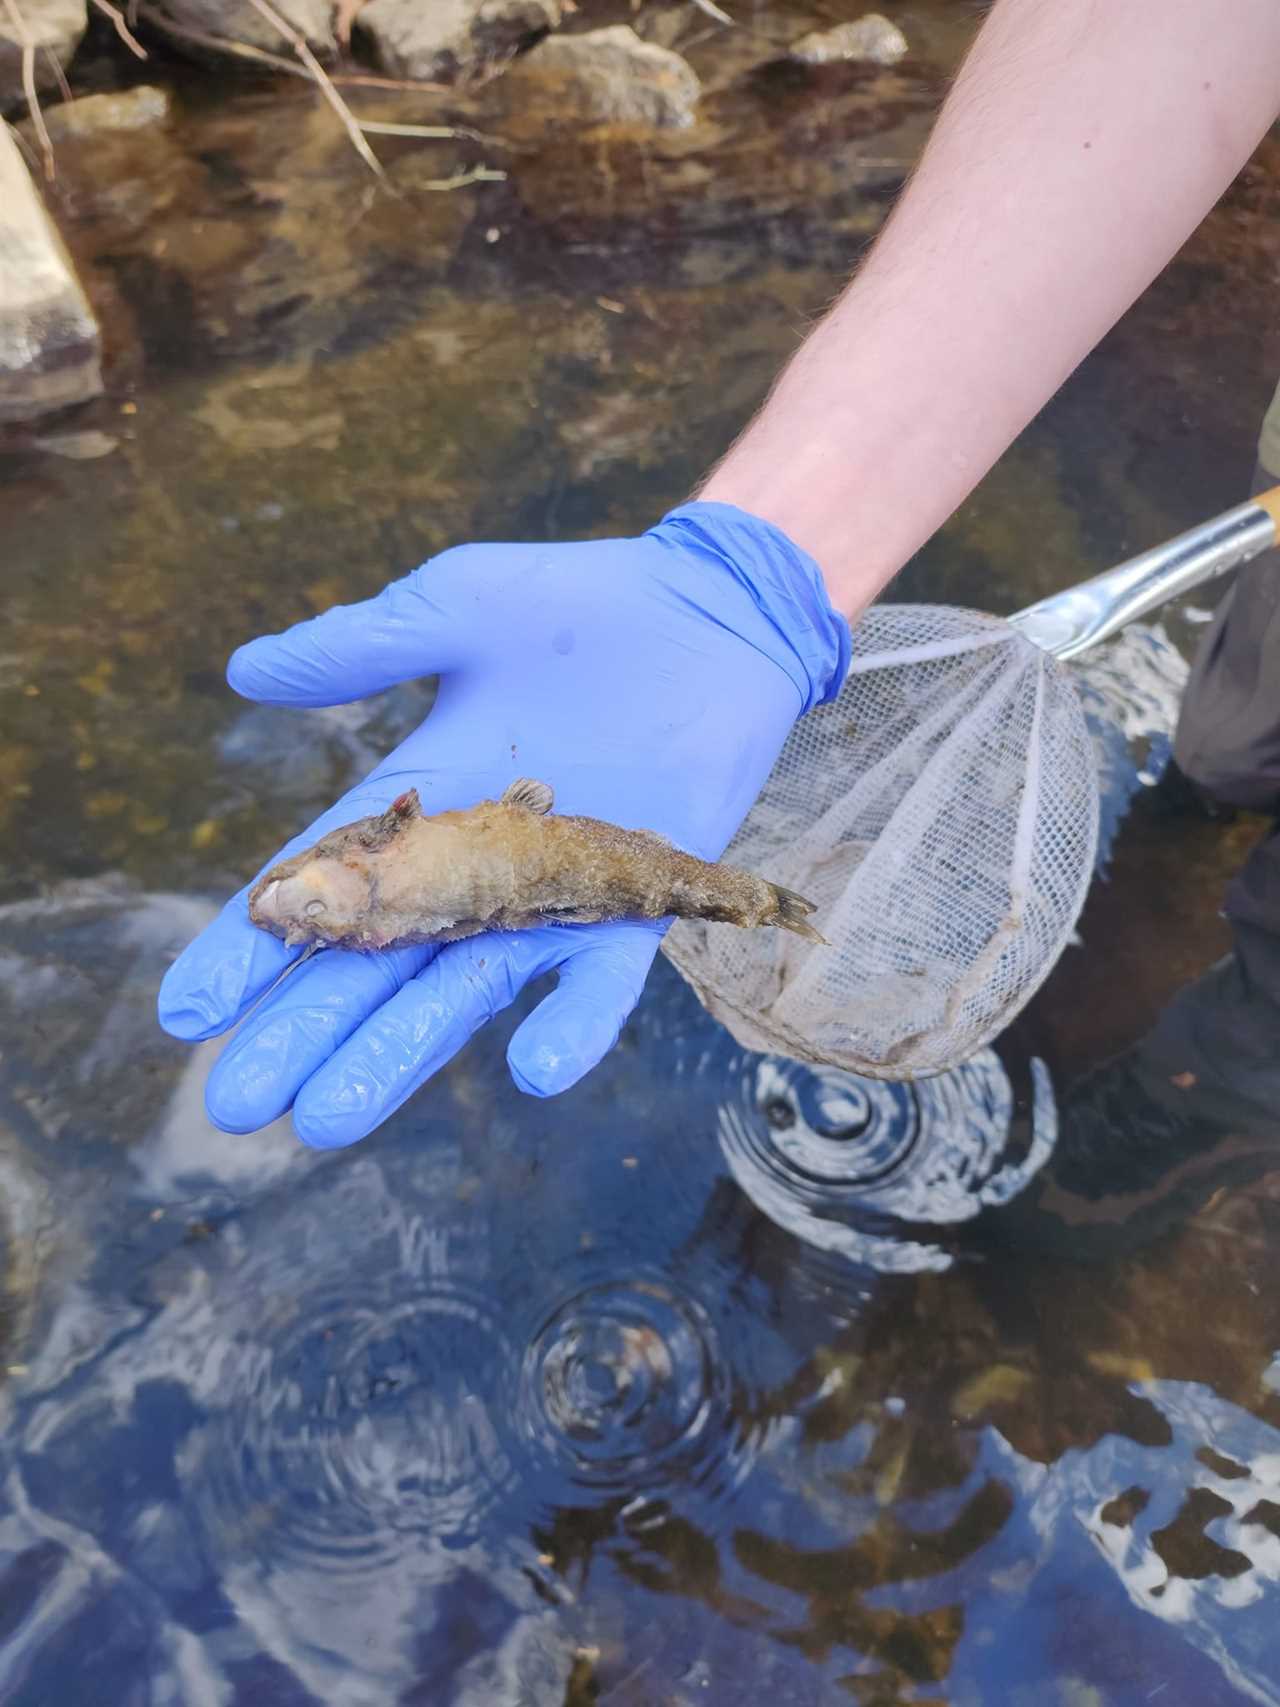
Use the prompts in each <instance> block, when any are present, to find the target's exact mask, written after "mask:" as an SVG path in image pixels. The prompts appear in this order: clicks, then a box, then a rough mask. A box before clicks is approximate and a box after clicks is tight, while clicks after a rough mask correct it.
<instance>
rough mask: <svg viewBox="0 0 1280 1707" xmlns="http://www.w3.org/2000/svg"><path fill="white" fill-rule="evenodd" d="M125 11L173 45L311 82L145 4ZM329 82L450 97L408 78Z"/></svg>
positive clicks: (254, 50)
mask: <svg viewBox="0 0 1280 1707" xmlns="http://www.w3.org/2000/svg"><path fill="white" fill-rule="evenodd" d="M129 11H130V15H131V16H133V15H134V14H137V15H138V16H140V17H142V18H144V19H145V20H146V22H147V23H148V24H150V25H151V26H152V27H153V28H155V29H157V30H159V31H160V32H161V33H162V34H164V35H168V36H172V37H173V38H174V40H175V41H189V42H190V43H191V44H192V46H193V47H205V48H208V49H209V50H210V52H212V53H225V54H228V55H230V56H231V57H232V58H233V59H247V60H251V61H252V62H253V63H254V64H257V65H265V66H268V67H269V68H270V69H271V70H272V71H280V72H283V74H284V75H285V76H286V77H301V78H302V79H303V80H304V81H305V82H307V83H312V82H314V81H315V79H314V78H313V77H312V75H311V73H310V72H309V71H308V70H307V69H306V67H305V66H303V65H299V64H298V63H297V61H296V60H293V59H286V58H285V57H284V56H283V54H279V53H269V52H268V51H267V49H266V48H264V47H254V46H253V45H252V44H251V43H249V42H244V41H236V40H235V39H234V38H233V37H231V36H217V35H213V34H211V33H210V32H209V31H207V30H197V29H195V28H193V26H192V25H190V24H179V23H177V22H175V21H174V19H172V18H170V17H167V16H166V14H165V13H163V12H160V11H157V10H156V8H155V7H154V6H149V5H147V4H146V0H130V6H129ZM329 81H330V82H331V83H333V84H336V85H338V86H339V87H341V88H344V89H347V88H361V89H410V90H413V91H415V92H416V93H420V94H429V95H447V94H450V93H451V90H450V88H449V85H448V84H447V83H424V82H420V81H415V80H414V79H413V78H410V77H378V76H376V75H375V74H374V73H373V72H364V71H331V72H330V73H329Z"/></svg>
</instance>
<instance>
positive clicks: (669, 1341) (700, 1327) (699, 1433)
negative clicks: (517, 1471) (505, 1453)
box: [518, 1279, 744, 1494]
mask: <svg viewBox="0 0 1280 1707" xmlns="http://www.w3.org/2000/svg"><path fill="white" fill-rule="evenodd" d="M727 1389H728V1380H727V1375H726V1371H725V1368H724V1365H723V1362H722V1360H721V1358H720V1355H719V1351H718V1348H717V1345H716V1341H715V1334H714V1330H713V1328H712V1324H711V1322H710V1319H709V1318H708V1316H707V1314H706V1312H705V1311H704V1310H703V1309H702V1307H701V1306H700V1305H698V1304H697V1303H695V1302H694V1301H693V1300H692V1299H689V1298H686V1297H682V1296H680V1295H679V1294H677V1293H676V1292H674V1291H673V1290H672V1289H671V1287H670V1286H668V1285H667V1284H666V1283H665V1282H664V1281H661V1280H658V1279H630V1280H627V1281H609V1280H604V1281H601V1282H599V1283H597V1284H595V1285H592V1286H588V1287H586V1288H584V1289H583V1290H582V1291H580V1292H578V1293H576V1294H575V1295H574V1296H573V1297H571V1298H568V1299H566V1300H565V1301H564V1302H563V1303H561V1304H559V1305H557V1306H556V1308H555V1309H554V1310H553V1311H552V1312H551V1314H550V1315H549V1316H547V1317H546V1318H545V1319H544V1320H543V1322H542V1324H541V1326H540V1327H539V1328H538V1329H537V1331H536V1332H535V1334H534V1335H533V1337H532V1339H531V1342H530V1344H529V1347H528V1349H527V1351H526V1353H525V1357H524V1364H523V1368H522V1371H521V1378H520V1396H519V1401H518V1404H519V1417H520V1423H521V1428H522V1432H523V1433H524V1435H525V1436H526V1438H527V1439H528V1440H529V1442H530V1444H531V1445H532V1446H533V1448H534V1449H535V1451H537V1452H538V1453H539V1454H540V1455H541V1456H542V1457H544V1458H545V1459H548V1460H549V1461H551V1462H553V1463H554V1464H556V1465H557V1466H558V1467H559V1468H560V1470H561V1471H563V1472H564V1473H566V1474H567V1476H568V1479H569V1481H570V1482H571V1483H573V1484H574V1485H575V1486H577V1487H580V1488H591V1489H596V1490H602V1491H603V1490H608V1491H612V1490H624V1489H625V1490H627V1491H629V1492H631V1493H633V1494H635V1493H645V1494H647V1493H652V1492H655V1491H656V1490H657V1489H658V1488H659V1487H661V1486H662V1485H664V1484H665V1483H666V1482H668V1481H669V1480H673V1479H675V1478H676V1477H678V1478H679V1479H680V1480H681V1481H682V1482H688V1481H694V1482H699V1483H701V1482H705V1481H707V1480H714V1481H715V1482H717V1483H718V1484H722V1483H724V1482H725V1481H729V1482H733V1481H736V1480H737V1479H739V1476H740V1474H741V1473H743V1470H744V1465H743V1463H742V1450H741V1443H740V1442H738V1441H737V1440H736V1437H735V1431H734V1428H733V1423H732V1418H731V1416H730V1414H729V1406H728V1402H727V1399H728V1393H727Z"/></svg>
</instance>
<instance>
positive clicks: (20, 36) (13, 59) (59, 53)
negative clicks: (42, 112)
mask: <svg viewBox="0 0 1280 1707" xmlns="http://www.w3.org/2000/svg"><path fill="white" fill-rule="evenodd" d="M20 15H21V20H22V23H23V25H24V26H25V39H27V40H29V41H30V42H31V44H32V46H33V47H34V48H35V60H34V64H33V69H34V71H35V80H36V88H37V89H39V90H44V89H52V88H55V87H56V85H57V82H58V72H59V70H61V69H63V68H64V67H65V66H67V65H68V64H69V63H70V60H71V56H72V54H73V53H74V52H75V51H76V49H77V48H78V47H79V45H80V38H81V36H83V35H84V32H85V30H86V29H87V28H88V24H89V19H88V14H87V11H86V7H85V0H21V14H20ZM23 45H24V31H23V30H22V29H20V28H19V26H18V24H17V23H16V22H15V21H14V16H13V14H12V13H11V12H10V10H9V8H8V7H7V6H0V112H9V111H10V110H11V109H12V108H15V107H20V106H22V105H24V103H25V101H26V96H25V94H24V93H23V88H22V50H23Z"/></svg>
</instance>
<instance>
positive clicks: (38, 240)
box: [0, 124, 102, 421]
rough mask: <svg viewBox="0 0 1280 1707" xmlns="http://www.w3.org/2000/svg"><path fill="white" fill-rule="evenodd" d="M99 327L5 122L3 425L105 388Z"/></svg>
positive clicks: (0, 317) (0, 205)
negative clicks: (100, 362)
mask: <svg viewBox="0 0 1280 1707" xmlns="http://www.w3.org/2000/svg"><path fill="white" fill-rule="evenodd" d="M99 355H100V343H99V334H98V324H97V321H96V320H95V319H94V317H93V312H92V310H91V309H90V307H89V303H88V299H87V298H86V296H85V294H84V290H83V288H82V287H81V284H80V280H79V279H78V278H77V277H76V273H75V268H74V267H73V266H72V264H71V259H70V257H69V256H68V254H67V252H66V249H65V248H64V247H63V244H62V239H61V238H60V237H59V236H58V233H57V231H56V230H55V229H54V224H53V221H52V220H51V219H50V218H49V215H48V213H47V212H46V211H45V206H44V203H43V202H42V201H41V199H40V196H39V194H38V193H37V191H36V187H35V185H34V184H33V183H32V182H31V178H30V175H29V174H28V172H27V168H26V166H25V165H24V163H23V160H22V156H21V155H20V154H19V152H18V145H17V143H16V142H15V141H14V139H13V137H12V135H11V134H10V132H9V130H8V127H7V126H5V125H3V124H0V421H29V420H33V419H34V418H35V417H36V416H38V415H43V414H46V413H48V411H49V410H51V409H61V408H64V407H65V406H66V405H67V404H69V403H83V402H84V401H85V399H86V398H89V397H96V396H97V395H98V393H99V392H100V391H101V390H102V374H101V369H100V364H99Z"/></svg>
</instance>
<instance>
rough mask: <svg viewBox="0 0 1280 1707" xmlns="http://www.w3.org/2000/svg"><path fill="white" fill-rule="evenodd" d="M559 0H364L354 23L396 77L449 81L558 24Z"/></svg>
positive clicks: (467, 74) (471, 73) (477, 69)
mask: <svg viewBox="0 0 1280 1707" xmlns="http://www.w3.org/2000/svg"><path fill="white" fill-rule="evenodd" d="M562 10H563V5H562V0H431V4H430V5H423V4H422V0H369V3H368V4H367V5H365V6H363V7H361V9H360V12H359V15H358V20H357V21H358V25H359V28H360V29H361V30H363V31H364V32H365V33H366V34H367V35H368V36H369V37H370V38H371V39H372V41H373V44H374V47H375V48H376V50H377V54H378V58H379V60H380V61H381V63H382V64H383V66H385V68H386V69H387V70H388V71H389V72H391V73H392V75H393V76H396V77H413V78H420V79H422V80H423V81H424V82H454V81H457V80H460V79H463V78H466V77H471V76H474V75H475V74H476V73H477V72H480V71H483V70H484V69H485V68H486V66H489V65H491V64H492V63H493V62H494V61H499V60H503V59H506V58H508V57H509V56H510V55H511V54H513V53H515V52H516V51H517V50H518V49H520V48H522V47H524V46H526V45H527V44H528V43H529V42H530V41H533V40H534V39H535V38H536V37H538V36H539V35H542V34H543V33H544V32H545V31H547V30H550V29H554V28H555V26H556V25H557V24H558V23H559V22H560V16H561V12H562Z"/></svg>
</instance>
